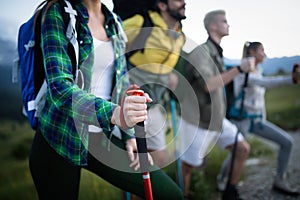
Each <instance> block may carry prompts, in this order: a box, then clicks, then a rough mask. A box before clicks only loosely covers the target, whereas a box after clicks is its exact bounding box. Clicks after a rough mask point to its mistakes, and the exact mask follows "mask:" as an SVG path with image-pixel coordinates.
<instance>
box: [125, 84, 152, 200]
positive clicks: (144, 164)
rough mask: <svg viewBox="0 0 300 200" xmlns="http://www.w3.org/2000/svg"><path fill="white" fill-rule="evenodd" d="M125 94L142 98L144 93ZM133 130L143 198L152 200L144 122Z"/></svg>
mask: <svg viewBox="0 0 300 200" xmlns="http://www.w3.org/2000/svg"><path fill="white" fill-rule="evenodd" d="M126 93H127V94H128V95H134V96H142V95H143V94H144V91H142V90H139V88H137V89H134V90H128V91H127V92H126ZM134 129H135V133H136V144H137V150H138V154H139V160H140V167H141V171H142V175H143V182H144V190H145V197H146V200H153V195H152V186H151V179H150V172H149V166H150V164H149V161H148V151H147V142H146V132H145V128H144V122H139V123H137V125H135V127H134Z"/></svg>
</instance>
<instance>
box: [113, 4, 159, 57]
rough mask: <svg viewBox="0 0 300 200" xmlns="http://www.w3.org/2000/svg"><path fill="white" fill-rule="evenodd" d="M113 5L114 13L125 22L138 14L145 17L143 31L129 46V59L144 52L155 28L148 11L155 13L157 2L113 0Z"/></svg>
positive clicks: (127, 54)
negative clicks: (139, 52) (136, 53)
mask: <svg viewBox="0 0 300 200" xmlns="http://www.w3.org/2000/svg"><path fill="white" fill-rule="evenodd" d="M113 4H114V8H113V12H114V13H116V14H117V15H119V16H120V18H121V19H122V20H123V21H124V20H126V19H128V18H130V17H133V16H134V15H136V14H139V15H142V16H143V18H144V22H143V25H142V27H141V31H140V33H139V34H138V35H137V36H136V38H135V39H134V41H133V42H132V43H131V44H130V46H128V48H127V53H126V57H127V58H129V57H130V56H132V55H133V54H134V53H135V52H137V51H142V52H144V47H145V43H146V41H147V38H148V37H149V36H150V34H151V31H152V27H153V22H152V20H151V18H150V16H149V14H148V11H149V10H152V11H155V9H156V8H155V7H156V6H155V5H156V0H113ZM146 27H149V28H146Z"/></svg>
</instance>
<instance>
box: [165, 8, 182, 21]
mask: <svg viewBox="0 0 300 200" xmlns="http://www.w3.org/2000/svg"><path fill="white" fill-rule="evenodd" d="M167 12H168V13H169V15H170V16H172V17H173V18H174V19H177V20H178V21H181V20H183V19H185V18H186V16H185V15H182V14H180V12H179V11H175V10H171V9H170V8H169V6H168V8H167Z"/></svg>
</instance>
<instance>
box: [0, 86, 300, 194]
mask: <svg viewBox="0 0 300 200" xmlns="http://www.w3.org/2000/svg"><path fill="white" fill-rule="evenodd" d="M299 94H300V85H296V86H288V87H280V88H276V89H275V88H274V89H270V90H268V91H267V93H266V103H267V113H268V120H270V121H272V122H274V123H275V124H277V125H279V126H280V127H282V128H284V129H289V130H294V129H299V128H300V95H299ZM33 135H34V132H33V131H32V130H31V128H30V127H29V125H28V124H27V123H23V124H22V123H18V122H15V121H2V122H0V146H1V151H0V169H1V170H0V199H5V200H10V199H11V200H15V199H22V200H27V199H28V200H35V199H37V194H36V191H35V188H34V184H33V182H32V179H31V176H30V172H29V167H28V153H29V149H30V145H31V140H32V137H33ZM170 137H172V133H171V134H168V138H169V139H170ZM249 143H250V145H251V153H250V157H269V158H273V157H275V152H274V150H273V149H272V148H270V147H269V146H268V145H266V144H265V143H263V142H262V141H261V140H260V139H258V138H255V137H254V138H251V139H250V140H249ZM173 150H174V149H172V147H171V149H170V151H173ZM226 155H227V152H224V151H221V150H220V149H218V148H214V149H213V150H212V151H211V152H210V153H209V155H208V157H207V159H206V165H205V168H204V169H201V170H196V171H194V172H193V176H192V177H193V178H192V183H191V190H192V196H193V199H217V198H218V196H219V194H218V193H217V192H216V175H217V173H218V171H219V168H220V165H221V162H222V161H223V159H224V158H225V157H226ZM164 170H165V171H166V173H167V174H168V175H169V176H170V177H171V178H173V179H174V180H176V171H175V170H176V165H175V162H174V163H172V164H170V165H169V166H167V167H165V168H164ZM122 196H123V193H122V191H121V190H120V189H118V188H116V187H114V186H112V185H111V184H109V183H107V182H106V181H104V180H102V179H101V178H99V177H97V176H96V175H94V174H91V173H90V172H88V171H86V170H82V175H81V185H80V191H79V199H82V200H94V199H105V200H119V199H122Z"/></svg>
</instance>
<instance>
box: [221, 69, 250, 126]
mask: <svg viewBox="0 0 300 200" xmlns="http://www.w3.org/2000/svg"><path fill="white" fill-rule="evenodd" d="M226 68H227V69H230V67H226ZM248 76H249V73H245V78H244V84H243V86H242V89H241V91H240V92H239V94H238V95H237V96H236V97H235V95H234V80H232V81H231V82H229V83H228V84H227V85H226V86H225V92H226V118H227V119H234V120H243V119H246V118H247V117H248V114H247V112H246V110H245V108H244V99H245V89H246V87H247V85H248ZM237 101H241V104H240V106H239V107H236V102H237Z"/></svg>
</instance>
